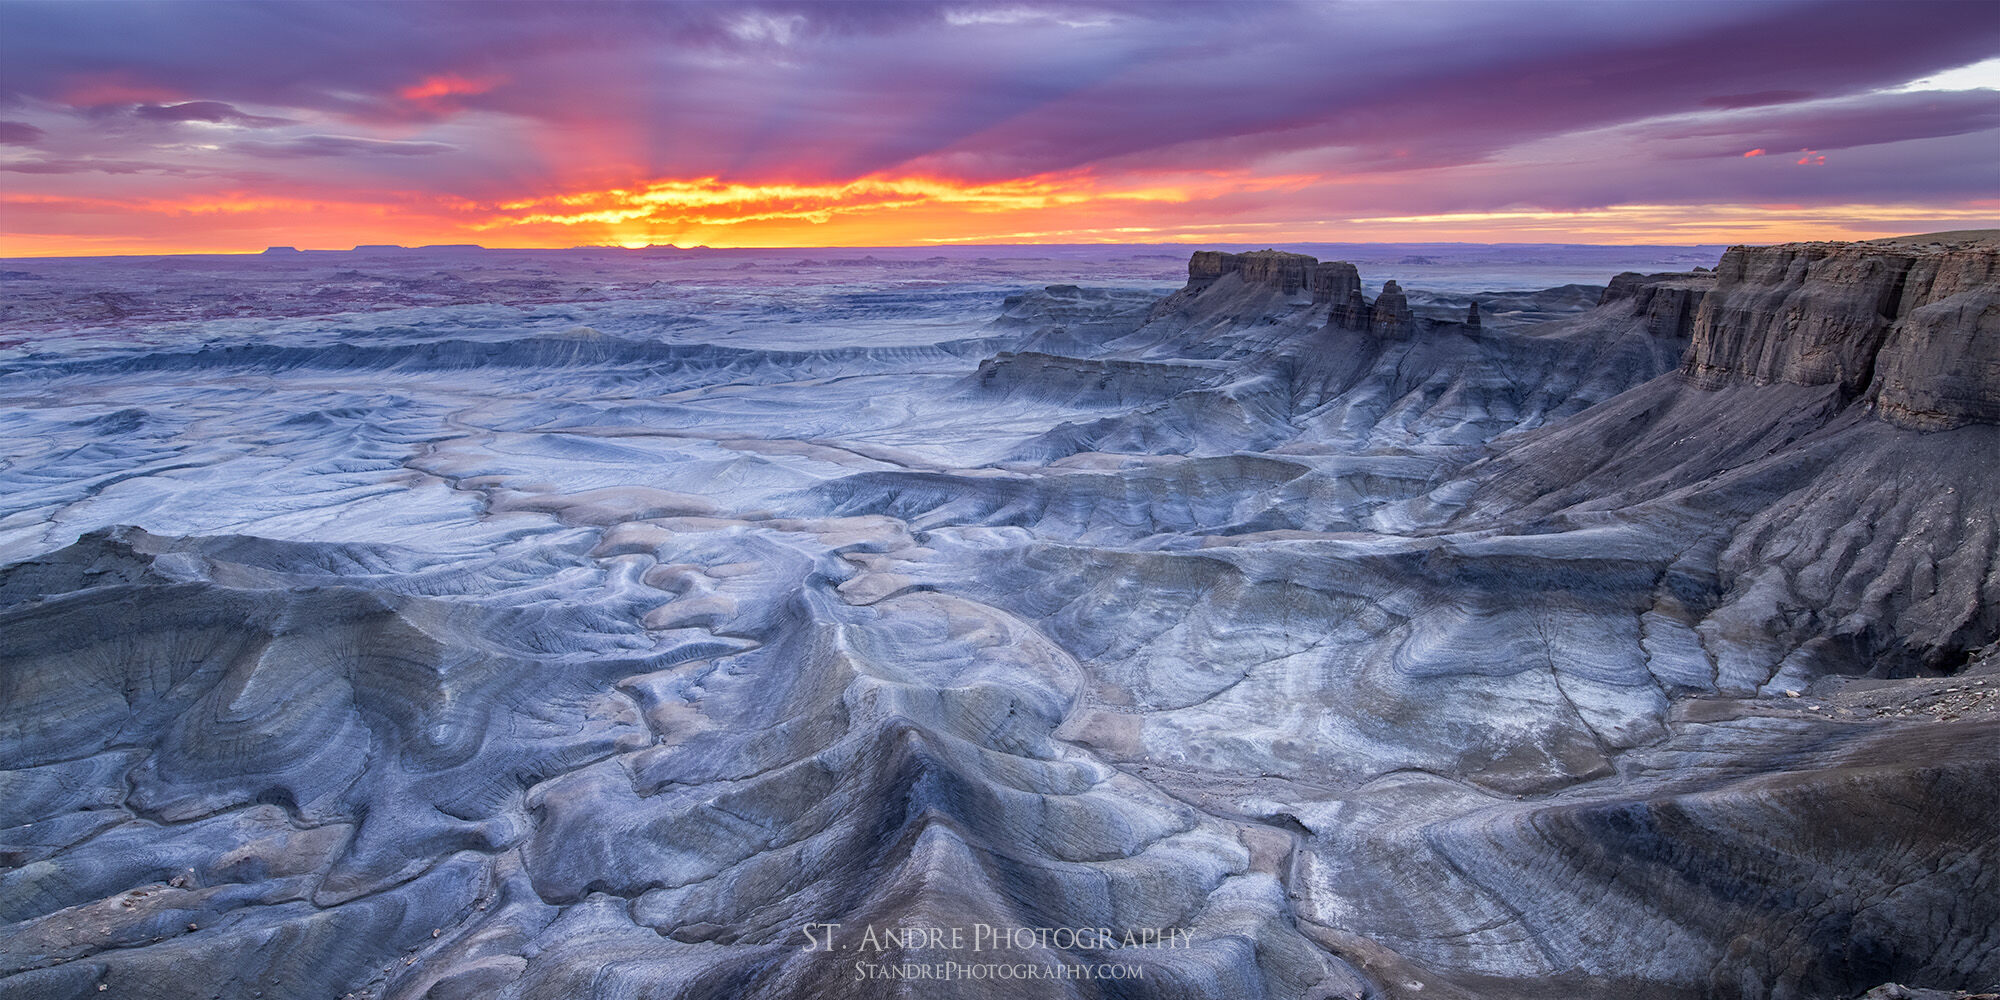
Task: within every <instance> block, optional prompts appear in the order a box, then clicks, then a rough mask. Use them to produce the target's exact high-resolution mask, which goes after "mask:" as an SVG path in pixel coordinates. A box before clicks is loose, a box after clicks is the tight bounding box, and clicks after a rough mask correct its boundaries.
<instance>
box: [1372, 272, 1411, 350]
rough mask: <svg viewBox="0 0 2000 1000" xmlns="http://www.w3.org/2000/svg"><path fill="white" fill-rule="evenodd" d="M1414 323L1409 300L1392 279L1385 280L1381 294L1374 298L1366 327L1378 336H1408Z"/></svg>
mask: <svg viewBox="0 0 2000 1000" xmlns="http://www.w3.org/2000/svg"><path fill="white" fill-rule="evenodd" d="M1415 325H1416V323H1415V317H1414V316H1413V315H1412V314H1411V312H1410V301H1409V299H1407V298H1405V297H1404V296H1403V289H1402V288H1401V287H1399V286H1398V285H1397V284H1396V283H1395V282H1394V281H1389V282H1385V283H1384V284H1383V285H1382V294H1381V295H1378V296H1376V298H1375V305H1374V308H1373V310H1372V312H1371V313H1370V316H1369V321H1368V329H1369V330H1370V331H1371V332H1372V333H1374V334H1375V335H1376V336H1378V337H1385V338H1391V339H1393V338H1397V337H1407V336H1409V335H1410V332H1411V330H1412V329H1413V328H1414V327H1415Z"/></svg>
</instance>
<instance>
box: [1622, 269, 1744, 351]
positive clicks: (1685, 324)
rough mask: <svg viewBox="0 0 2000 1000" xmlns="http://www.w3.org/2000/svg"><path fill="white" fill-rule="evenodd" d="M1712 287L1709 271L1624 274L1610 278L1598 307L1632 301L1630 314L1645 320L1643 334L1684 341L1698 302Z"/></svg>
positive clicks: (1699, 304) (1690, 331)
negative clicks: (1624, 300)
mask: <svg viewBox="0 0 2000 1000" xmlns="http://www.w3.org/2000/svg"><path fill="white" fill-rule="evenodd" d="M1714 288H1715V274H1714V272H1712V271H1690V272H1685V273H1670V274H1640V273H1639V272H1637V271H1626V272H1625V273H1623V274H1620V275H1618V276H1616V277H1614V278H1612V279H1611V284H1610V285H1608V286H1606V288H1605V289H1604V297H1603V298H1601V299H1599V300H1598V304H1599V305H1608V304H1610V303H1612V302H1617V301H1620V300H1623V299H1629V300H1631V302H1632V315H1634V316H1644V317H1646V332H1647V333H1650V334H1652V335H1654V336H1656V337H1666V338H1669V339H1673V340H1680V341H1686V340H1687V339H1688V337H1689V336H1690V335H1692V334H1693V332H1694V320H1695V315H1696V313H1697V312H1698V311H1699V310H1700V308H1701V302H1702V299H1704V298H1706V297H1707V296H1708V293H1709V292H1710V291H1711V290H1713V289H1714Z"/></svg>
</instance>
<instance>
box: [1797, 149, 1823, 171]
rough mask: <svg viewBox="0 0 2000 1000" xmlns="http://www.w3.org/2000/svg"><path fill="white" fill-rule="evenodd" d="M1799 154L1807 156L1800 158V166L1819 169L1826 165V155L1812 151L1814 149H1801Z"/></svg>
mask: <svg viewBox="0 0 2000 1000" xmlns="http://www.w3.org/2000/svg"><path fill="white" fill-rule="evenodd" d="M1799 152H1801V153H1804V154H1806V155H1804V156H1801V157H1799V162H1798V165H1799V166H1801V167H1818V166H1824V165H1826V154H1825V153H1821V152H1819V151H1817V150H1812V149H1801V150H1799Z"/></svg>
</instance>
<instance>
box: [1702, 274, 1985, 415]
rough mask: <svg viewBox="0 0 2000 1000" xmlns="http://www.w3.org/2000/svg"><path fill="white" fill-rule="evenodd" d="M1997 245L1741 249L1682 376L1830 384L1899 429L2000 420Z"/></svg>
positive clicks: (1708, 307)
mask: <svg viewBox="0 0 2000 1000" xmlns="http://www.w3.org/2000/svg"><path fill="white" fill-rule="evenodd" d="M1996 273H2000V246H1996V245H1994V242H1993V241H1992V240H1991V239H1986V240H1980V239H1976V238H1968V239H1961V240H1955V241H1951V242H1940V243H1934V244H1929V245H1910V244H1901V243H1894V242H1891V243H1874V244H1870V243H1805V244H1788V245H1784V246H1776V247H1732V248H1730V250H1729V251H1728V252H1727V253H1725V254H1724V255H1723V257H1722V262H1721V263H1720V264H1719V265H1718V266H1717V268H1716V286H1715V290H1714V292H1713V293H1711V294H1709V295H1708V296H1706V297H1705V298H1704V299H1703V300H1702V302H1701V306H1700V308H1699V309H1698V310H1697V312H1696V315H1695V322H1694V326H1693V331H1692V332H1693V345H1692V348H1691V350H1690V351H1689V353H1688V357H1687V360H1686V363H1685V365H1684V366H1683V372H1684V374H1685V376H1686V378H1687V379H1688V381H1689V382H1691V383H1693V384H1695V385H1698V386H1702V387H1705V388H1718V387H1721V386H1724V385H1729V384H1735V383H1751V384H1759V385H1768V384H1773V383H1785V384H1791V385H1802V386H1818V385H1830V386H1834V387H1836V388H1837V389H1838V390H1839V391H1840V392H1841V393H1842V394H1843V396H1845V397H1847V398H1851V399H1864V400H1866V401H1867V402H1868V403H1869V404H1870V405H1872V406H1873V407H1874V408H1875V409H1876V410H1877V412H1878V413H1879V414H1880V415H1881V416H1882V417H1884V418H1885V419H1888V420H1890V421H1892V422H1894V423H1897V424H1899V425H1902V426H1906V427H1913V428H1921V429H1933V430H1934V429H1942V428H1948V427H1956V426H1961V425H1963V424H1967V423H1993V422H1995V421H2000V284H1996V281H1995V276H1996Z"/></svg>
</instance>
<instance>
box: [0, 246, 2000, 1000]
mask: <svg viewBox="0 0 2000 1000" xmlns="http://www.w3.org/2000/svg"><path fill="white" fill-rule="evenodd" d="M1003 249H1005V248H994V247H987V248H956V249H953V250H950V251H915V252H911V251H858V250H857V251H818V250H815V251H786V252H776V251H763V252H756V253H730V252H720V251H716V252H692V251H672V250H668V249H660V250H652V251H617V250H602V251H589V250H579V251H567V252H530V251H479V250H476V249H458V248H434V249H428V250H419V251H401V250H379V251H355V252H351V253H302V254H300V253H273V254H267V255H264V256H261V257H255V258H162V259H152V260H138V259H132V260H115V259H99V260H61V261H58V260H15V261H0V768H4V770H0V995H5V996H7V997H10V998H12V997H20V998H36V1000H39V998H69V997H97V996H112V997H119V998H126V997H133V998H162V1000H164V998H174V1000H182V998H185V1000H199V998H211V997H215V998H256V997H270V998H292V997H296V998H329V1000H330V998H349V997H353V998H359V997H368V998H411V1000H415V998H428V1000H450V998H463V1000H473V998H506V1000H529V998H533V1000H574V998H605V1000H614V998H617V1000H638V998H668V997H691V998H697V997H698V998H734V997H767V998H801V1000H803V998H842V997H852V998H875V997H912V998H931V997H939V998H944V997H1005V998H1013V997H1024V998H1025V997H1037V998H1039V997H1133V998H1138V997H1144V998H1217V1000H1225V998H1261V997H1269V998H1335V997H1340V998H1357V997H1388V998H1400V1000H1410V998H1423V1000H1432V998H1496V1000H1508V998H1523V1000H1525V998H1537V997H1547V998H1558V997H1561V998H1570V997H1604V998H1624V997H1661V998H1695V997H1719V998H1765V997H1773V998H1790V1000H1807V998H1835V997H1840V998H1847V997H1854V996H1857V995H1860V994H1861V993H1863V992H1865V991H1868V990H1870V989H1871V988H1874V987H1877V986H1880V985H1881V984H1885V983H1891V982H1893V983H1901V984H1907V985H1910V986H1914V987H1924V988H1934V989H1942V990H1980V989H1985V988H1988V987H1990V986H1993V985H1994V984H1996V983H2000V798H1996V796H1995V794H1994V789H1995V788H1996V787H2000V657H1996V655H1995V653H1996V640H2000V523H1996V515H2000V500H1996V498H1997V497H2000V248H1996V243H1995V240H1994V239H1993V238H1992V234H1990V233H1947V234H1936V235H1933V236H1927V237H1916V238H1908V239H1904V240H1899V241H1887V242H1881V243H1875V244H1797V245H1787V246H1780V247H1766V248H1731V249H1729V250H1727V251H1726V252H1724V251H1723V250H1722V249H1721V248H1695V249H1687V248H1679V249H1673V248H1630V247H1624V248H1520V247H1517V248H1484V247H1458V248H1449V247H1447V248H1439V247H1379V246H1378V247H1365V246H1361V247H1337V248H1311V249H1313V250H1314V253H1315V256H1301V255H1296V254H1287V253H1279V252H1247V253H1223V252H1220V251H1200V252H1196V253H1194V254H1193V255H1192V257H1191V258H1190V257H1189V255H1188V253H1187V251H1186V250H1184V249H1180V248H1165V249H1147V248H1097V249H1073V250H1064V249H1061V248H1018V249H1019V250H1021V253H1019V254H1017V255H1015V256H1008V255H1007V254H1005V253H1003V252H1002V251H1003ZM1621 272H1623V273H1621ZM1614 274H1615V275H1616V277H1615V278H1614V277H1613V275H1614ZM1392 279H1393V280H1392ZM1475 304H1476V308H1475ZM834 925H837V927H836V926H834ZM815 928H816V929H815ZM906 928H914V929H925V930H924V932H923V933H919V934H913V935H909V936H908V937H907V938H905V939H904V940H903V941H902V942H901V943H900V944H898V945H896V946H885V945H882V944H881V940H880V937H879V936H880V935H882V934H883V933H884V932H886V931H889V930H894V929H906ZM978 928H986V929H988V930H989V931H990V930H992V929H1001V930H1004V931H1007V932H1025V933H1019V934H1016V933H1009V935H1008V937H1007V941H1006V947H1004V948H989V949H986V950H982V951H979V952H977V953H974V952H973V951H972V943H973V942H972V940H971V937H970V936H971V935H972V934H973V933H974V932H975V931H976V930H977V929H978ZM952 929H961V930H963V931H964V933H965V934H966V935H967V938H966V940H965V942H964V943H962V944H955V943H953V942H950V941H948V940H944V939H943V936H942V935H940V934H934V933H931V931H949V930H952ZM1052 929H1053V930H1067V931H1069V932H1070V933H1069V934H1067V935H1066V936H1065V935H1062V934H1051V933H1048V932H1049V931H1051V930H1052ZM1079 929H1088V930H1090V931H1091V933H1089V934H1083V935H1079V934H1078V933H1077V931H1078V930H1079ZM1099 930H1102V931H1104V932H1105V933H1103V934H1099V933H1096V932H1097V931H1099ZM1148 932H1152V933H1153V934H1154V936H1153V937H1152V938H1151V939H1150V940H1149V939H1148V938H1146V934H1147V933H1148ZM1127 934H1137V935H1138V938H1137V942H1138V943H1137V944H1135V945H1134V946H1130V947H1122V946H1121V947H1113V945H1114V944H1123V943H1124V937H1123V936H1124V935H1127ZM870 942H873V943H874V947H870V946H869V944H870ZM989 943H990V942H989ZM950 962H961V963H967V964H973V963H992V962H1004V963H1011V964H1008V965H1006V966H1005V967H1006V968H1008V969H1012V970H1015V971H1014V972H1010V973H1008V977H1009V978H1006V979H1004V980H1003V979H1000V978H995V977H996V976H998V975H999V974H998V973H991V974H981V975H980V976H979V977H976V978H975V977H972V976H969V975H968V976H966V977H963V978H940V977H939V976H937V975H936V974H935V970H936V969H937V968H939V967H940V966H941V964H942V963H950ZM862 966H868V967H869V968H862ZM874 968H886V969H892V970H912V969H914V970H918V973H922V974H923V975H925V976H926V978H879V977H877V978H870V977H871V976H872V975H873V973H872V971H870V970H871V969H874ZM1022 969H1034V970H1041V971H1038V972H1034V973H1032V974H1028V973H1022V972H1020V970H1022ZM923 970H931V971H930V972H928V973H925V972H923ZM1050 970H1054V971H1053V973H1051V972H1050ZM901 974H904V973H902V972H898V975H901ZM910 974H911V975H915V974H917V973H910Z"/></svg>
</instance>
